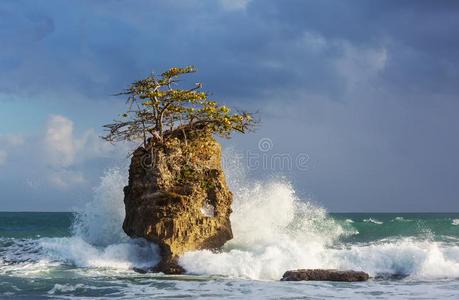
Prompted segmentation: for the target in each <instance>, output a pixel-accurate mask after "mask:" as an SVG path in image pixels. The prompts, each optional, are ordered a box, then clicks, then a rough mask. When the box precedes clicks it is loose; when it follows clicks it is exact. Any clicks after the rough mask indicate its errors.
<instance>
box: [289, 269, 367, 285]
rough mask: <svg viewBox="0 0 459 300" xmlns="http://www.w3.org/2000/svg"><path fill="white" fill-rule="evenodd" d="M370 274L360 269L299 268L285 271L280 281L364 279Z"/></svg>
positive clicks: (349, 280)
mask: <svg viewBox="0 0 459 300" xmlns="http://www.w3.org/2000/svg"><path fill="white" fill-rule="evenodd" d="M369 278H370V276H369V275H368V274H367V273H365V272H361V271H353V270H348V271H339V270H331V269H299V270H292V271H287V272H285V273H284V275H283V276H282V279H281V280H282V281H303V280H306V281H307V280H314V281H346V282H354V281H366V280H368V279H369Z"/></svg>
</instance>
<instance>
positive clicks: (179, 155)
mask: <svg viewBox="0 0 459 300" xmlns="http://www.w3.org/2000/svg"><path fill="white" fill-rule="evenodd" d="M147 148H148V149H145V148H143V147H139V148H138V149H137V150H136V151H135V152H134V153H133V156H132V160H131V165H130V168H129V184H128V186H126V187H125V188H124V204H125V209H126V217H125V219H124V223H123V230H124V231H125V232H126V233H127V234H128V235H129V236H130V237H142V238H145V239H147V240H149V241H153V242H155V243H157V244H158V245H159V247H160V251H161V256H162V260H161V261H160V263H159V264H158V265H157V266H156V267H154V268H153V269H152V270H153V271H155V272H164V273H167V274H180V273H183V272H184V271H185V270H184V269H183V268H182V267H181V266H179V265H178V263H177V258H178V257H179V256H180V255H182V254H183V253H184V252H186V251H193V250H200V249H211V250H212V249H218V248H220V247H221V246H223V244H224V243H225V242H226V241H228V240H230V239H231V238H232V237H233V235H232V231H231V223H230V219H229V217H230V214H231V203H232V194H231V192H230V191H229V190H228V187H227V185H226V181H225V176H224V174H223V169H222V165H221V146H220V144H219V143H218V142H217V141H216V140H215V139H214V138H213V137H212V136H210V135H199V136H193V135H192V134H191V133H190V134H187V136H186V137H185V138H183V137H177V138H174V139H170V140H168V142H167V143H164V144H154V145H153V146H149V147H147Z"/></svg>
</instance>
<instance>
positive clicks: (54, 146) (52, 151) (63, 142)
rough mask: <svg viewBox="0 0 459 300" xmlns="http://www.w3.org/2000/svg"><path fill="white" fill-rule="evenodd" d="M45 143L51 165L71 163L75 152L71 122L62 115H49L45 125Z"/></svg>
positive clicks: (61, 165) (60, 165)
mask: <svg viewBox="0 0 459 300" xmlns="http://www.w3.org/2000/svg"><path fill="white" fill-rule="evenodd" d="M45 145H46V148H47V155H48V160H49V162H50V163H51V164H52V165H53V166H57V167H67V166H70V165H72V164H73V162H74V161H75V155H76V152H77V149H76V143H75V140H74V137H73V122H72V121H71V120H69V119H67V118H65V117H63V116H59V115H52V116H50V117H49V119H48V124H47V127H46V137H45Z"/></svg>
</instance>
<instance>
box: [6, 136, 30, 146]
mask: <svg viewBox="0 0 459 300" xmlns="http://www.w3.org/2000/svg"><path fill="white" fill-rule="evenodd" d="M24 141H25V140H24V137H23V136H22V135H18V134H0V145H1V146H9V147H11V146H20V145H22V144H24Z"/></svg>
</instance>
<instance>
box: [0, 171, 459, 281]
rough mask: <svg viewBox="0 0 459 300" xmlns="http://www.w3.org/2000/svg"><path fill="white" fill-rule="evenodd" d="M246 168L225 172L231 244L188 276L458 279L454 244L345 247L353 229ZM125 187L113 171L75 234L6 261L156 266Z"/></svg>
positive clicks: (193, 265) (27, 266)
mask: <svg viewBox="0 0 459 300" xmlns="http://www.w3.org/2000/svg"><path fill="white" fill-rule="evenodd" d="M241 170H243V168H240V167H236V168H234V167H233V169H232V170H230V171H228V172H227V178H228V180H229V184H230V187H231V190H232V191H233V194H234V203H233V210H234V212H233V214H232V216H231V222H232V228H233V235H234V238H233V239H232V240H231V241H229V242H228V243H226V244H225V246H224V247H223V249H222V251H220V252H212V251H206V250H203V251H193V252H189V253H186V254H185V255H183V256H182V257H181V258H180V263H181V264H182V265H183V266H184V267H185V268H186V270H187V271H188V272H189V273H191V274H203V275H224V276H230V277H237V278H250V279H257V280H278V279H279V278H280V277H281V276H282V274H283V272H285V271H286V270H288V269H297V268H338V269H355V270H363V271H367V272H369V273H370V275H372V276H376V275H377V274H380V273H389V274H403V275H407V276H408V278H411V279H414V280H418V279H423V280H424V279H438V278H457V277H459V247H458V246H457V245H455V244H445V243H441V242H435V241H432V240H430V239H425V240H419V239H414V238H398V239H392V240H380V241H376V242H371V243H365V244H358V243H357V244H349V243H348V244H344V243H343V242H341V238H342V237H345V236H347V235H353V234H358V232H356V231H355V230H353V227H352V226H353V225H352V224H350V223H347V224H345V225H346V226H344V225H340V224H338V223H337V222H335V221H334V220H333V219H332V218H331V217H329V216H328V215H327V213H326V211H325V210H324V209H323V208H321V207H319V206H317V205H315V204H312V203H311V202H310V201H307V199H306V200H305V199H302V198H301V197H299V196H298V195H297V194H296V192H295V190H294V188H293V186H292V185H291V184H290V183H289V181H288V180H286V179H285V178H280V179H272V180H268V181H251V180H249V179H247V177H246V176H244V172H243V171H241ZM126 181H127V175H126V172H124V171H121V170H119V169H112V170H109V171H108V172H107V173H106V174H105V175H104V177H103V178H102V179H101V183H100V185H99V186H98V187H97V188H96V189H95V196H94V199H92V201H90V202H89V203H88V204H87V205H86V206H85V208H84V209H83V210H82V211H80V212H78V213H77V216H76V221H75V224H74V226H73V236H71V237H66V238H40V239H38V240H33V241H32V240H30V241H28V242H27V243H26V244H24V245H22V244H21V245H19V244H18V245H16V246H17V247H20V248H21V249H22V250H21V251H20V253H21V254H20V255H19V256H18V255H16V254H14V253H15V251H16V250H15V249H17V247H16V246H15V244H12V245H11V247H10V248H8V249H7V250H6V251H7V252H8V253H4V255H3V259H4V263H5V264H9V263H8V261H7V259H10V260H12V261H13V260H15V261H22V262H23V263H21V264H20V265H11V266H12V268H15V269H16V270H19V269H20V268H21V269H23V270H25V271H27V272H35V271H37V272H38V271H40V270H43V268H45V267H46V266H50V265H55V264H56V263H57V264H71V265H74V266H76V267H84V268H95V269H111V270H114V271H117V270H130V269H132V268H133V267H149V266H152V265H154V264H155V263H156V262H157V261H158V260H159V256H158V249H157V247H156V246H155V245H154V244H152V243H149V242H147V241H145V240H142V239H130V238H128V237H127V236H126V235H125V233H124V232H123V231H122V228H121V226H122V221H123V218H124V204H123V192H122V189H123V186H124V185H125V184H126ZM25 246H27V247H25ZM29 248H30V249H31V250H30V251H29V252H27V251H25V249H29ZM10 250H11V251H10ZM10 252H11V253H10ZM18 253H19V252H18ZM4 270H10V268H9V267H8V268H7V269H4ZM25 271H24V272H25ZM8 272H9V271H8Z"/></svg>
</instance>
